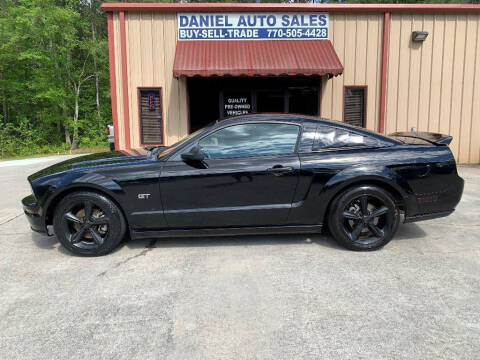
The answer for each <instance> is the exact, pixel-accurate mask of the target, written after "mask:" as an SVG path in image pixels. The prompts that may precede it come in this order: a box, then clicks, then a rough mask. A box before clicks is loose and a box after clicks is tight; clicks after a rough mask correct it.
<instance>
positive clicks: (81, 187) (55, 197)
mask: <svg viewBox="0 0 480 360" xmlns="http://www.w3.org/2000/svg"><path fill="white" fill-rule="evenodd" d="M81 191H89V192H95V193H97V194H100V195H103V196H105V197H106V198H108V199H109V200H111V201H112V202H114V203H115V205H117V206H118V208H119V209H120V211H121V212H122V215H123V217H124V219H125V223H126V225H127V229H128V228H129V225H128V218H127V216H126V215H125V211H124V209H123V207H122V205H121V204H120V202H119V201H118V200H117V199H116V197H115V195H114V194H113V192H112V191H110V190H108V189H106V188H104V187H101V186H98V185H95V184H74V185H71V186H68V187H65V188H62V189H60V190H59V191H57V192H55V193H54V194H52V195H51V196H50V198H49V200H48V201H47V203H46V205H45V226H48V225H52V224H53V216H54V211H55V208H56V207H57V205H58V204H59V203H60V201H62V199H63V198H65V196H67V195H69V194H72V193H75V192H81Z"/></svg>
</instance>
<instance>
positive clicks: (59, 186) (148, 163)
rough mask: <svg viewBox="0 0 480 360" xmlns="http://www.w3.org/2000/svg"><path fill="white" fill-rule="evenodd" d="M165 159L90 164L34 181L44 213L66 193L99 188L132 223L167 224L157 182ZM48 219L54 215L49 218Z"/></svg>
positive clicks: (33, 185)
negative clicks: (104, 165)
mask: <svg viewBox="0 0 480 360" xmlns="http://www.w3.org/2000/svg"><path fill="white" fill-rule="evenodd" d="M161 165H162V162H160V161H156V160H145V161H140V162H135V163H126V164H122V165H115V166H107V167H101V168H87V169H80V170H76V171H71V172H68V171H67V172H64V173H59V174H54V175H50V176H47V177H43V178H38V179H36V180H34V181H32V188H33V189H34V192H35V195H36V197H37V200H38V203H39V205H40V207H41V208H42V213H41V215H42V216H44V217H45V215H46V213H47V212H48V211H49V210H51V208H50V207H51V206H54V205H55V204H56V203H58V201H60V200H61V198H63V197H64V196H65V195H66V194H67V193H69V192H71V191H75V190H77V189H78V190H88V189H91V190H94V191H95V190H96V191H99V192H102V193H105V194H106V195H108V196H109V197H110V198H112V199H113V200H114V201H116V202H117V203H118V205H119V206H120V207H121V209H122V210H123V212H124V214H125V216H126V218H127V221H128V223H129V225H130V226H131V227H141V228H143V227H157V226H158V227H163V226H165V222H164V217H163V212H162V201H161V198H160V191H159V186H158V180H159V175H160V171H161ZM46 220H47V221H49V220H50V222H51V219H46Z"/></svg>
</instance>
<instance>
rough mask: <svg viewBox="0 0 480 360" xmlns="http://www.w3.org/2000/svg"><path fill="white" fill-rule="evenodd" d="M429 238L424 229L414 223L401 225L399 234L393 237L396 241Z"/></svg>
mask: <svg viewBox="0 0 480 360" xmlns="http://www.w3.org/2000/svg"><path fill="white" fill-rule="evenodd" d="M426 236H427V233H426V232H425V231H423V229H422V228H421V227H420V226H418V225H417V224H414V223H407V224H400V226H399V227H398V230H397V233H396V234H395V236H394V237H393V241H395V240H411V239H421V238H424V237H426Z"/></svg>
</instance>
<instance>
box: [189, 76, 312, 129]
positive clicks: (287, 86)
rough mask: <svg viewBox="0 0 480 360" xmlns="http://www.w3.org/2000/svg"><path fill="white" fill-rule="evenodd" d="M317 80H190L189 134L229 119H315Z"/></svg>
mask: <svg viewBox="0 0 480 360" xmlns="http://www.w3.org/2000/svg"><path fill="white" fill-rule="evenodd" d="M320 84H321V79H320V77H301V76H298V77H249V78H242V77H237V78H191V79H189V80H188V85H187V86H188V99H189V101H188V102H189V116H190V118H189V120H190V131H195V130H197V129H200V128H202V127H203V126H204V125H205V124H207V123H209V122H211V121H215V120H218V119H222V118H225V117H229V116H237V115H244V114H250V113H296V114H305V115H312V116H318V115H319V95H320Z"/></svg>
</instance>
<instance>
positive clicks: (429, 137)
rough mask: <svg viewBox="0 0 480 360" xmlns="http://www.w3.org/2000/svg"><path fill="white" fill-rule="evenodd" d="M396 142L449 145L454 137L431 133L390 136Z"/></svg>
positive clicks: (404, 133) (401, 133)
mask: <svg viewBox="0 0 480 360" xmlns="http://www.w3.org/2000/svg"><path fill="white" fill-rule="evenodd" d="M388 136H390V137H393V138H394V139H395V140H398V141H401V142H403V143H405V144H409V145H428V144H434V145H445V146H446V145H449V144H450V143H451V142H452V139H453V137H452V136H450V135H444V134H438V133H431V132H406V131H405V132H396V133H393V134H389V135H388Z"/></svg>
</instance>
